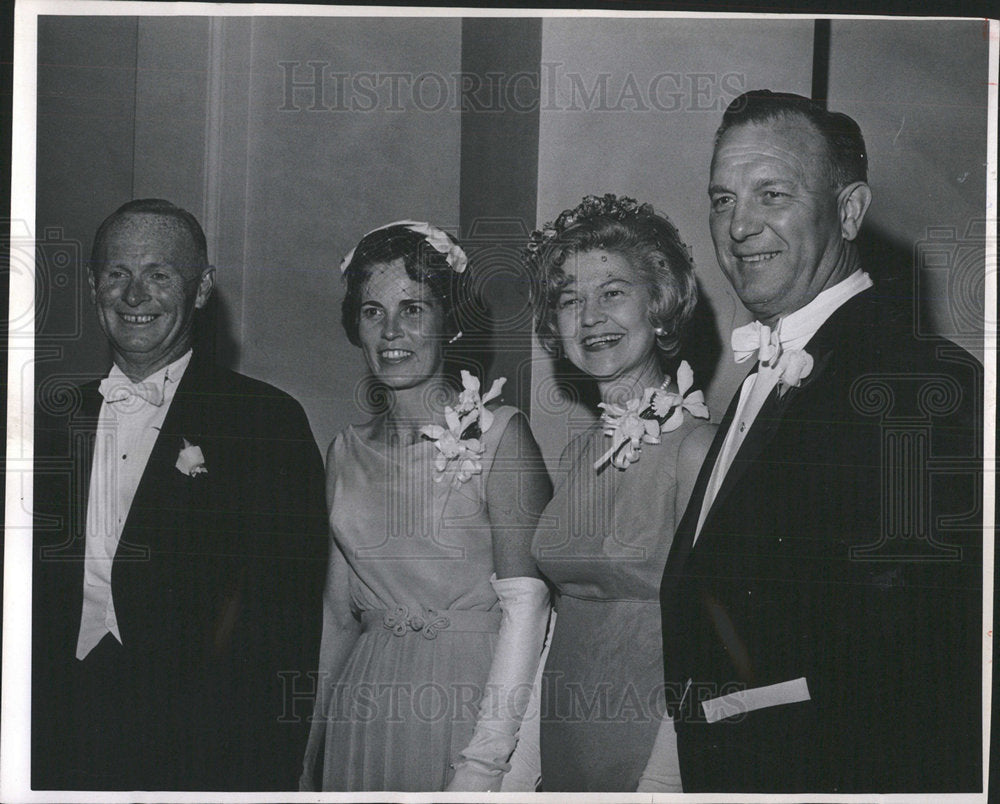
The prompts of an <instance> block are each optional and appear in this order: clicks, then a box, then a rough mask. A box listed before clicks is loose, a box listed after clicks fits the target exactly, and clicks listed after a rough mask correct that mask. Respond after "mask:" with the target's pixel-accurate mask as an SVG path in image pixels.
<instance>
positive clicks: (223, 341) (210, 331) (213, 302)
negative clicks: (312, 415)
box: [193, 288, 240, 371]
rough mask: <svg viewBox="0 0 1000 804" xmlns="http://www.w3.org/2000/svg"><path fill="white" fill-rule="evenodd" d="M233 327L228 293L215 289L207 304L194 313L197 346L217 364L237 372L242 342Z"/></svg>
mask: <svg viewBox="0 0 1000 804" xmlns="http://www.w3.org/2000/svg"><path fill="white" fill-rule="evenodd" d="M234 329H235V327H234V325H233V322H232V315H231V313H230V310H229V305H228V304H227V303H226V298H225V294H224V293H221V292H220V291H219V289H218V288H216V289H215V292H213V293H212V296H211V298H209V300H208V304H206V305H205V307H204V308H203V309H202V310H201V311H200V312H199V314H198V315H197V316H195V320H194V332H193V343H194V348H195V349H196V350H197V351H198V352H199V354H203V355H206V356H208V357H210V358H211V359H212V361H213V362H214V363H215V364H216V365H219V366H223V367H224V368H228V369H232V370H233V371H237V370H238V368H239V363H240V343H239V341H238V340H237V338H236V337H235V336H234Z"/></svg>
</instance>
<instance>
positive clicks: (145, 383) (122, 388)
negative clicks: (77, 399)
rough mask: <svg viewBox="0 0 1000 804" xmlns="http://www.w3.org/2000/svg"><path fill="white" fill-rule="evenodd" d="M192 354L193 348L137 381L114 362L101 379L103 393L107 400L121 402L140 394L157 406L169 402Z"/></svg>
mask: <svg viewBox="0 0 1000 804" xmlns="http://www.w3.org/2000/svg"><path fill="white" fill-rule="evenodd" d="M191 355H192V350H191V349H188V350H187V351H186V352H185V353H184V354H183V355H181V356H180V357H179V358H177V360H175V361H174V362H173V363H171V364H170V365H168V366H164V367H163V368H161V369H160V370H159V371H156V372H154V373H153V374H150V375H149V376H148V377H146V378H145V379H144V380H141V381H139V382H136V383H134V382H132V381H131V380H130V379H129V378H128V376H127V375H126V374H125V372H123V371H122V370H121V369H120V368H119V367H118V364H114V365H112V367H111V371H109V372H108V376H107V377H105V378H104V379H103V380H101V384H100V392H101V395H102V396H103V397H104V399H105V401H107V402H119V401H123V400H125V399H127V398H130V397H134V396H138V397H140V398H143V399H145V400H147V401H148V402H150V403H151V404H153V405H156V406H157V407H159V406H161V405H163V404H169V403H170V402H171V400H173V398H174V395H175V394H176V393H177V386H178V385H179V384H180V381H181V378H182V377H183V376H184V371H185V369H186V368H187V367H188V364H189V363H190V362H191Z"/></svg>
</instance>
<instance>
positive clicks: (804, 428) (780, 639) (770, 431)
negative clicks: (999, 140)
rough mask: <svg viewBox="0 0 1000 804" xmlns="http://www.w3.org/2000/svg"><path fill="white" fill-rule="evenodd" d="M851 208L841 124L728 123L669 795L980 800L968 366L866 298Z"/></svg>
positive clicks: (768, 102) (804, 104)
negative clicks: (722, 350)
mask: <svg viewBox="0 0 1000 804" xmlns="http://www.w3.org/2000/svg"><path fill="white" fill-rule="evenodd" d="M871 196H872V194H871V190H870V189H869V185H868V183H867V154H866V150H865V144H864V139H863V137H862V135H861V131H860V129H859V127H858V125H857V124H856V123H855V122H854V120H852V119H851V118H849V117H847V116H846V115H842V114H835V113H831V112H828V111H826V110H825V109H824V108H823V107H822V106H820V105H819V104H816V103H813V102H812V101H810V100H808V99H806V98H803V97H801V96H797V95H787V94H777V93H771V92H768V91H764V90H759V91H753V92H748V93H746V94H744V95H742V96H741V97H739V98H737V99H736V100H734V101H733V102H732V104H731V105H730V106H729V108H728V109H727V110H726V112H725V115H724V117H723V121H722V125H721V126H720V128H719V130H718V133H717V135H716V141H715V151H714V154H713V158H712V166H711V179H710V184H709V198H710V203H711V211H710V226H711V232H712V239H713V241H714V243H715V250H716V257H717V259H718V262H719V265H720V266H721V268H722V271H723V272H724V273H725V274H726V276H727V277H728V279H729V281H730V282H731V283H732V285H733V288H734V289H735V291H736V293H737V294H738V295H739V297H740V299H741V300H742V302H743V304H744V305H745V306H746V308H747V309H748V310H749V311H750V312H751V313H752V314H753V316H754V321H753V322H752V323H751V324H748V325H747V326H745V327H741V328H739V329H737V330H736V331H735V332H734V333H733V349H734V352H735V359H736V360H737V361H744V360H746V361H747V362H748V364H749V365H751V366H752V368H751V371H750V373H749V374H748V375H747V378H746V380H745V381H744V382H743V384H742V386H741V387H740V389H739V392H738V393H737V394H736V396H735V398H734V399H733V401H732V404H731V405H730V407H729V410H728V411H727V413H726V415H725V417H724V419H723V421H722V423H721V425H720V429H719V432H718V435H717V438H716V440H715V443H714V444H713V446H712V448H711V450H710V451H709V453H708V456H707V457H706V461H705V464H704V466H703V468H702V471H701V475H700V477H699V479H698V481H697V484H696V486H695V489H694V492H693V494H692V497H691V501H690V503H689V506H688V508H687V510H686V512H685V515H684V518H683V521H682V522H681V524H680V526H679V528H678V530H677V533H676V535H675V538H674V542H673V545H672V548H671V553H670V556H669V559H668V561H667V567H666V570H665V573H664V579H663V585H662V588H661V600H662V606H663V626H664V653H665V669H666V680H667V684H668V689H669V690H671V692H672V693H673V702H672V705H671V709H672V714H673V716H674V720H675V724H676V731H677V737H678V751H679V755H680V760H681V773H682V781H683V786H684V791H685V792H701V791H713V792H719V791H726V792H738V791H745V792H754V791H767V792H799V793H801V792H842V793H845V792H850V793H859V792H892V791H899V792H904V791H922V792H935V791H971V790H977V789H980V785H981V775H982V761H981V738H980V731H981V725H980V724H981V721H980V697H981V695H980V690H981V680H980V673H981V639H982V634H981V631H980V628H981V615H982V603H981V595H982V589H981V583H982V551H981V534H982V522H981V521H980V520H979V519H977V516H976V513H977V512H978V511H981V508H980V507H979V505H978V502H979V493H980V491H979V490H980V489H981V486H980V483H981V481H978V480H977V476H978V467H979V465H980V462H981V455H982V453H981V451H980V450H981V447H980V444H981V438H982V431H981V425H982V422H981V415H982V413H981V411H982V408H981V405H980V402H981V394H982V372H981V367H980V366H979V364H978V363H977V362H976V361H975V359H974V358H972V357H971V356H970V355H968V354H967V353H966V352H964V351H963V350H961V349H960V348H958V347H956V346H954V345H953V344H950V343H949V342H947V341H945V340H943V339H938V338H930V337H926V336H924V337H920V338H918V337H917V333H916V331H915V328H914V326H913V323H912V320H911V317H910V316H909V315H907V312H908V311H907V309H906V308H900V307H897V306H895V305H894V304H892V303H891V302H892V301H893V299H892V298H891V294H888V293H887V292H886V291H885V290H884V289H883V290H881V291H880V290H879V289H878V287H877V286H875V285H873V281H872V279H871V277H870V276H869V274H868V273H867V272H866V268H869V266H863V265H862V264H861V260H860V257H859V253H858V249H857V247H856V245H855V242H854V241H855V237H856V236H857V234H858V231H859V229H860V227H861V223H862V220H863V218H864V215H865V212H866V210H867V209H868V206H869V203H870V201H871ZM879 267H880V266H870V268H871V269H877V268H879ZM751 361H752V362H751ZM668 697H669V696H668Z"/></svg>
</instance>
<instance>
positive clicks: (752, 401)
mask: <svg viewBox="0 0 1000 804" xmlns="http://www.w3.org/2000/svg"><path fill="white" fill-rule="evenodd" d="M871 286H872V280H871V277H870V276H868V274H866V273H865V272H864V271H861V270H857V271H855V272H854V273H853V274H851V275H850V276H849V277H847V278H846V279H844V280H842V281H840V282H838V283H837V284H836V285H834V286H833V287H829V288H827V289H826V290H824V291H823V292H822V293H820V294H819V295H818V296H816V298H815V299H813V300H812V301H811V302H809V304H807V305H805V306H804V307H800V308H799V309H798V310H796V311H795V312H793V313H791V314H789V315H787V316H785V317H784V318H783V319H781V321H780V324H779V325H778V326H780V334H781V337H780V342H781V346H782V348H783V349H784V350H786V351H787V350H792V349H803V348H805V346H806V344H807V343H809V341H810V339H811V338H812V336H813V335H815V334H816V332H817V331H818V330H819V328H820V327H821V326H823V324H824V322H825V321H826V320H827V319H828V318H829V317H830V316H831V315H833V313H834V312H835V311H836V310H837V309H838V308H839V307H841V305H843V304H844V303H845V302H846V301H847V300H848V299H850V298H852V297H854V296H856V295H857V294H859V293H861V292H862V291H863V290H867V289H868V288H870V287H871ZM778 326H776V329H777V328H778ZM780 376H781V375H780V372H778V371H777V370H776V368H775V367H774V366H765V365H761V364H760V363H759V362H758V365H757V371H756V372H754V373H752V374H751V375H750V376H748V377H747V378H746V380H744V381H743V385H742V387H741V388H740V400H739V402H738V403H737V405H736V413H735V414H734V416H733V420H732V422H731V423H730V425H729V431H728V432H727V433H726V438H725V441H723V443H722V449H721V450H719V456H718V458H716V461H715V467H714V468H713V469H712V475H711V477H710V478H709V479H708V486H707V487H706V488H705V497H704V499H703V500H702V504H701V513H700V515H699V517H698V527H697V528H696V529H695V532H694V538H695V541H697V540H698V535H699V534H700V533H701V528H702V525H704V524H705V517H707V516H708V512H709V511H710V510H711V509H712V503H713V502H714V501H715V496H716V495H717V494H718V493H719V489H720V488H721V487H722V483H723V481H724V480H725V479H726V474H727V473H728V472H729V467H730V466H732V463H733V460H734V458H735V457H736V453H737V452H739V449H740V447H741V446H742V445H743V440H744V439H745V438H746V434H747V433H748V432H749V431H750V428H751V427H752V426H753V423H754V422H755V421H756V420H757V416H758V414H759V413H760V411H761V408H762V407H764V402H766V401H767V398H768V396H770V394H771V391H773V390H774V387H775V386H776V385H777V384H778V380H779V379H780Z"/></svg>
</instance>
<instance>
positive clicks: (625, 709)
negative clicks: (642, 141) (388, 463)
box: [528, 195, 714, 792]
mask: <svg viewBox="0 0 1000 804" xmlns="http://www.w3.org/2000/svg"><path fill="white" fill-rule="evenodd" d="M528 254H529V256H528V263H529V267H530V268H531V270H532V272H533V276H534V280H535V285H534V291H535V292H534V299H535V322H536V331H537V334H538V336H539V339H540V340H541V342H542V344H543V345H544V346H546V347H547V348H548V349H549V350H551V351H554V352H555V351H558V352H559V353H560V354H561V355H562V356H563V357H565V358H566V359H568V360H569V361H570V362H571V363H572V364H573V365H574V366H575V367H576V368H577V369H579V370H580V371H581V372H583V374H584V375H586V376H587V377H588V378H590V380H592V381H593V382H594V383H596V386H597V389H598V391H599V393H600V398H601V400H602V401H601V403H600V407H601V408H602V409H603V418H602V420H601V421H599V422H598V423H596V424H595V425H594V426H593V427H591V428H590V429H589V430H587V431H586V432H584V433H581V434H580V435H579V436H577V437H576V438H575V439H573V440H572V441H571V442H570V444H569V445H568V446H567V447H566V449H565V450H564V452H563V454H562V457H561V459H560V462H559V474H558V480H557V485H556V491H555V495H554V497H553V499H552V501H551V502H550V503H549V505H548V506H547V507H546V509H545V513H544V515H543V519H542V521H543V524H542V525H541V526H540V527H539V529H538V532H537V533H536V535H535V538H534V542H533V544H532V553H533V554H534V556H535V559H536V562H537V565H538V568H539V569H540V570H541V571H542V573H543V574H544V575H545V576H546V577H547V578H548V579H549V580H550V581H551V582H552V583H553V584H554V586H555V587H556V590H557V598H556V604H555V606H556V609H557V613H558V618H557V619H556V621H555V626H554V631H553V636H552V642H551V648H550V652H549V654H548V660H547V663H546V664H545V670H544V677H543V680H542V685H541V770H542V789H544V790H545V791H546V792H552V791H570V790H573V791H586V790H589V791H598V790H601V791H635V790H643V791H656V790H659V791H665V792H669V791H673V792H679V791H680V776H679V771H678V766H677V758H676V743H675V740H674V733H673V724H672V723H671V722H670V720H669V718H667V719H664V718H665V716H664V711H665V695H664V685H663V653H662V635H661V626H660V616H661V615H660V601H659V586H660V578H661V576H662V574H663V568H664V564H665V563H666V559H667V553H668V552H669V550H670V545H671V541H672V538H673V531H674V526H675V523H676V521H677V520H679V518H680V516H681V515H682V514H683V512H684V507H685V505H686V503H687V499H688V497H689V495H690V493H691V490H692V487H693V485H694V481H695V477H696V475H697V473H698V470H699V468H700V466H701V463H702V460H703V459H704V456H705V453H706V452H707V450H708V446H709V444H710V443H711V440H712V436H713V434H714V432H713V431H714V427H713V426H711V425H707V424H706V420H707V418H708V410H707V408H706V407H705V404H704V400H703V399H702V396H701V392H700V391H696V390H694V388H693V386H692V373H691V369H690V367H689V366H688V364H687V363H686V362H684V361H682V360H679V359H678V353H679V351H680V346H681V340H682V336H683V334H684V329H685V325H686V324H687V323H688V321H689V320H690V318H691V315H692V312H693V310H694V307H695V304H696V300H697V291H696V283H695V278H694V274H693V267H692V263H691V258H690V256H689V254H688V251H687V248H686V247H685V246H684V244H683V243H682V242H681V240H680V238H679V236H678V233H677V230H676V229H675V228H674V226H673V225H672V224H671V223H670V221H669V220H667V219H666V218H665V217H664V216H662V215H659V214H657V213H656V212H655V211H654V210H653V208H652V207H651V206H650V205H648V204H637V203H636V202H635V201H633V200H632V199H628V198H616V197H615V196H613V195H605V196H603V197H597V196H588V197H587V198H585V199H584V200H583V202H582V203H581V204H580V205H579V206H577V207H576V208H575V209H572V210H566V211H565V212H563V213H562V214H561V215H560V216H559V217H558V219H557V220H556V221H555V223H553V224H548V225H546V227H544V228H543V230H541V231H538V232H535V233H534V234H533V236H532V240H531V243H530V245H529V251H528ZM595 412H596V411H595ZM548 523H551V524H548Z"/></svg>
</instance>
